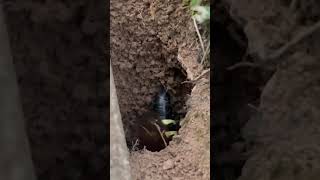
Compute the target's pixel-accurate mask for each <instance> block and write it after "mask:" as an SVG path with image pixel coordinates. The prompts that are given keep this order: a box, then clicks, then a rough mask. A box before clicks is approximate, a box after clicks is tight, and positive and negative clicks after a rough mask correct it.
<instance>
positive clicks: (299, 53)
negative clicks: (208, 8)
mask: <svg viewBox="0 0 320 180" xmlns="http://www.w3.org/2000/svg"><path fill="white" fill-rule="evenodd" d="M215 8H217V9H216V11H214V12H217V14H216V15H217V16H214V17H216V19H215V22H216V23H217V24H220V27H223V28H222V29H224V32H228V33H229V35H230V34H231V35H230V36H229V40H230V39H232V40H233V41H234V42H237V43H236V44H238V48H236V51H234V47H235V46H232V45H228V46H221V44H219V43H214V45H216V47H217V50H218V49H222V50H220V51H215V52H217V54H218V55H217V58H219V59H216V58H215V62H216V63H217V64H222V62H221V63H219V62H220V60H225V58H227V59H230V60H229V61H224V62H230V61H231V59H235V58H238V60H234V61H233V62H232V63H231V65H235V64H236V63H238V62H241V61H245V62H249V63H250V65H244V66H238V67H237V68H231V69H232V70H231V71H230V73H231V74H230V73H220V74H219V72H216V73H217V74H218V75H220V77H221V78H223V77H224V76H223V74H225V75H227V77H228V76H229V80H236V81H238V80H239V79H232V78H230V76H232V73H237V72H239V77H241V76H242V77H245V76H244V73H249V72H251V73H252V72H254V73H253V74H251V75H250V76H247V77H245V82H248V80H250V79H251V80H254V79H256V80H254V81H253V82H255V83H253V86H248V85H245V86H244V87H247V88H248V89H247V90H246V91H242V92H243V93H242V95H243V94H246V92H247V95H245V96H238V98H239V97H246V98H248V97H250V96H248V95H253V96H252V97H253V99H251V100H250V98H249V99H246V98H244V99H242V103H243V105H242V107H246V108H247V109H248V110H250V111H251V112H250V111H247V112H246V113H244V115H245V116H244V119H243V120H241V119H240V118H239V117H240V116H235V118H233V119H230V118H229V120H228V118H226V117H228V116H226V115H224V114H223V113H222V112H223V111H217V112H216V113H218V112H220V115H219V114H218V115H219V116H217V121H215V123H214V125H213V126H214V127H215V128H217V129H222V128H221V126H224V127H228V128H224V130H222V131H220V133H219V132H218V133H216V134H214V135H213V136H216V138H218V139H217V141H216V142H221V144H222V145H223V146H225V148H222V147H221V144H216V145H215V146H217V148H218V152H217V154H216V155H215V156H216V157H217V159H218V160H216V161H215V162H216V164H217V167H216V168H219V169H220V170H221V171H216V172H219V174H218V175H216V176H217V179H228V180H230V179H239V180H262V179H263V180H269V179H270V180H274V179H277V180H287V179H295V180H306V179H308V180H313V179H318V177H319V163H318V162H319V156H317V155H316V154H318V153H319V143H318V141H317V139H319V112H320V106H319V100H320V96H319V93H320V91H319V90H320V84H319V80H320V76H319V68H320V66H319V57H320V54H319V47H320V46H319V38H320V34H319V33H320V32H319V23H320V11H319V8H320V3H319V1H313V0H310V1H278V0H271V1H262V0H245V1H237V0H226V1H215ZM223 13H226V14H227V16H221V15H220V16H219V15H218V14H223ZM229 15H231V16H229ZM230 19H231V20H232V21H234V22H235V23H236V25H232V24H234V23H230ZM216 27H219V26H216ZM239 27H240V28H239ZM237 29H240V30H241V29H242V31H243V32H244V34H245V37H246V38H245V39H242V38H241V37H242V35H241V33H232V32H237ZM312 29H315V31H313V30H312ZM230 32H231V33H230ZM306 32H309V33H306ZM310 32H312V33H310ZM228 33H224V34H228ZM214 34H215V33H214ZM222 34H223V33H222ZM306 34H308V35H307V36H306ZM220 37H221V36H220ZM230 37H231V38H230ZM217 39H219V38H216V40H217ZM224 40H227V38H225V39H224ZM220 42H223V40H222V41H220ZM224 42H225V41H224ZM222 47H224V48H222ZM237 49H238V50H237ZM241 49H244V50H245V51H244V52H243V54H241V53H237V55H236V56H234V57H233V58H232V57H231V58H228V56H226V55H227V54H230V53H223V52H224V51H225V52H229V51H231V52H239V50H241ZM219 54H220V55H219ZM229 66H230V65H229ZM220 67H224V68H225V69H228V66H227V65H221V66H220ZM233 67H235V66H233ZM218 69H219V68H218ZM229 70H230V68H229ZM218 71H219V70H218ZM240 72H241V76H240ZM250 77H251V78H250ZM214 82H215V83H216V82H217V81H216V79H214ZM239 83H240V85H241V84H242V85H244V82H243V81H242V82H239ZM216 87H217V86H216V85H214V88H216ZM236 87H241V86H239V85H238V86H236ZM234 89H236V88H234ZM250 91H251V92H250ZM217 92H218V93H219V92H220V93H222V94H223V92H224V91H223V90H221V91H219V90H217V91H216V92H215V93H214V95H215V96H216V97H217V98H222V97H221V96H220V95H219V94H217ZM254 92H255V93H254ZM232 94H233V93H232ZM227 95H229V96H230V95H231V94H230V93H229V94H227ZM229 98H230V97H229ZM255 98H256V100H254V99H255ZM230 99H231V98H230ZM248 100H249V101H248ZM234 102H235V103H233V104H239V103H238V102H239V101H234ZM240 102H241V101H240ZM215 103H216V102H215ZM248 103H249V104H250V106H249V107H250V108H248V105H247V104H248ZM217 106H218V105H216V107H217ZM240 109H243V108H241V107H240V108H239V107H238V108H236V111H240ZM225 110H227V114H228V113H230V109H229V110H228V109H227V108H225ZM242 112H245V111H242ZM216 113H215V115H217V114H216ZM223 118H224V119H223ZM240 120H241V121H240ZM232 121H235V122H232ZM232 125H235V126H233V128H232ZM230 126H231V128H230ZM230 130H231V131H230ZM232 131H235V133H231V132H232ZM232 138H235V139H234V140H232ZM226 140H227V141H226ZM222 142H227V143H222ZM219 152H220V154H218V153H219ZM222 154H224V156H222ZM220 157H221V159H220V160H219V158H220ZM216 168H215V170H217V169H216ZM230 174H231V176H230ZM218 177H219V178H218Z"/></svg>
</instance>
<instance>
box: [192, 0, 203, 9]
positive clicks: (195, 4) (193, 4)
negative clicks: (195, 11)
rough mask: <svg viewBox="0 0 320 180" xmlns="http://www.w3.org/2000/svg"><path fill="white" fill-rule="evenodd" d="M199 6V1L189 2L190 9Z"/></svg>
mask: <svg viewBox="0 0 320 180" xmlns="http://www.w3.org/2000/svg"><path fill="white" fill-rule="evenodd" d="M200 4H201V0H191V2H190V6H191V7H194V6H199V5H200Z"/></svg>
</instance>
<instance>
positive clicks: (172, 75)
mask: <svg viewBox="0 0 320 180" xmlns="http://www.w3.org/2000/svg"><path fill="white" fill-rule="evenodd" d="M159 61H161V60H159ZM136 63H140V62H139V61H137V62H136ZM141 63H143V62H141ZM160 64H162V65H160V66H159V67H158V68H160V69H161V71H162V72H164V73H163V74H164V75H163V76H161V77H146V78H145V79H143V80H142V86H141V87H142V88H144V87H145V86H144V85H143V84H151V86H150V87H149V88H150V89H152V90H150V91H151V92H152V94H153V95H152V101H151V102H148V103H145V107H141V109H143V111H142V112H141V111H139V110H137V108H131V109H122V110H120V111H122V112H124V111H125V112H126V113H125V114H122V117H123V119H122V120H123V123H124V130H125V132H126V133H125V135H126V141H127V145H128V148H129V150H130V151H137V150H142V149H144V148H145V149H147V150H149V151H152V152H156V151H160V150H162V149H164V148H165V147H166V145H169V144H170V141H171V140H172V136H166V133H168V135H169V134H170V132H169V131H171V132H174V131H175V132H176V133H177V134H179V129H180V128H181V127H180V125H179V124H180V121H181V120H182V119H183V118H184V117H185V115H186V113H187V105H186V102H187V100H188V98H189V95H190V93H191V88H192V84H190V83H182V82H184V81H187V76H186V71H185V70H184V69H183V68H182V67H181V66H180V64H179V63H178V62H177V60H176V62H175V63H172V64H174V66H173V65H172V64H170V65H168V66H167V64H166V63H160ZM136 66H138V65H136ZM154 76H156V74H154ZM115 81H117V79H115ZM148 81H151V82H148ZM128 85H129V83H128ZM117 91H121V89H117ZM138 91H143V90H142V89H138ZM120 93H121V92H120ZM137 98H139V100H140V101H146V99H144V96H141V97H137ZM160 98H165V99H164V101H162V102H161V100H160ZM161 103H166V104H165V106H166V107H165V110H166V112H165V115H166V116H165V117H161V112H162V111H161V110H164V109H163V108H162V107H163V105H164V104H161ZM119 105H120V109H121V108H122V107H121V104H119ZM161 108H162V109H161ZM162 119H171V120H174V121H175V124H169V125H164V124H163V123H162V122H161V120H162ZM164 140H165V142H164Z"/></svg>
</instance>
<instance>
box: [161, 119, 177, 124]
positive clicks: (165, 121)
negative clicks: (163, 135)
mask: <svg viewBox="0 0 320 180" xmlns="http://www.w3.org/2000/svg"><path fill="white" fill-rule="evenodd" d="M161 122H162V124H164V125H169V124H176V123H177V122H176V121H175V120H172V119H162V120H161Z"/></svg>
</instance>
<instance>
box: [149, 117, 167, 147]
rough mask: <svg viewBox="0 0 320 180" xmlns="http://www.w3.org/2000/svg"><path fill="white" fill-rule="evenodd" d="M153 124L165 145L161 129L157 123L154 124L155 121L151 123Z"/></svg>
mask: <svg viewBox="0 0 320 180" xmlns="http://www.w3.org/2000/svg"><path fill="white" fill-rule="evenodd" d="M153 125H155V126H156V127H157V130H158V132H159V134H160V136H161V138H162V140H163V143H164V145H165V146H166V147H167V146H168V144H167V142H166V140H165V139H164V137H163V135H162V132H161V130H160V127H159V125H158V124H156V123H153Z"/></svg>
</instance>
